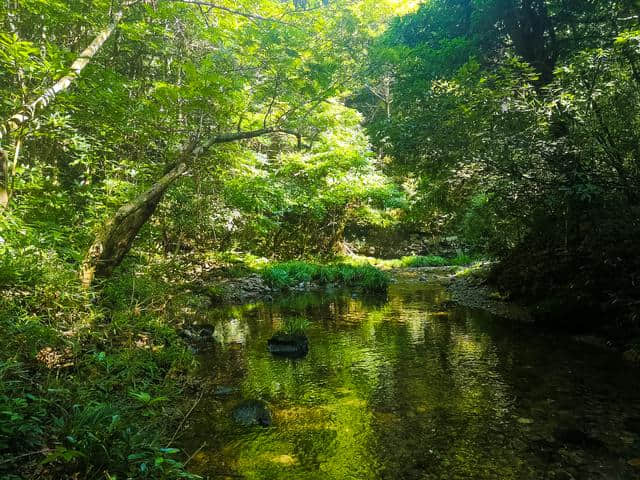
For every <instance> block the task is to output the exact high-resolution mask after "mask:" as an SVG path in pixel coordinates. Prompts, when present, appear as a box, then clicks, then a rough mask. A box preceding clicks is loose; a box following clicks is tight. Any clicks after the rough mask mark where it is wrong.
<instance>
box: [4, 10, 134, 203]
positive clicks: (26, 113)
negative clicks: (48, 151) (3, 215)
mask: <svg viewBox="0 0 640 480" xmlns="http://www.w3.org/2000/svg"><path fill="white" fill-rule="evenodd" d="M131 3H132V2H130V3H129V4H131ZM122 16H123V10H120V11H118V12H116V13H115V14H114V15H113V18H112V20H111V23H109V26H108V27H107V28H105V29H104V30H102V31H101V32H100V33H99V34H98V36H97V37H96V38H94V39H93V42H91V44H90V45H89V46H88V47H87V48H85V49H84V51H83V52H82V53H81V54H80V55H79V56H78V58H76V60H75V62H73V64H72V65H71V67H70V68H69V70H68V71H67V73H66V75H65V76H64V77H62V78H61V79H60V80H58V81H57V82H56V83H55V84H54V85H53V86H51V87H49V88H48V89H47V90H45V92H44V93H43V94H42V95H40V96H39V97H38V98H36V99H35V100H34V101H33V102H31V103H28V104H25V105H23V106H22V108H21V109H20V110H19V111H18V112H17V113H15V114H14V115H12V116H11V117H10V118H9V119H8V120H6V121H4V122H2V123H0V142H2V139H3V138H5V137H6V136H8V135H9V134H10V133H12V132H15V131H16V130H18V129H19V128H20V127H22V126H24V125H26V124H27V123H29V122H30V121H31V120H33V119H34V118H35V117H36V116H37V114H38V112H40V111H41V110H44V109H45V108H46V107H47V105H49V104H50V103H51V102H52V101H53V100H54V99H55V98H56V96H57V95H58V94H59V93H60V92H64V91H65V90H67V89H68V88H69V87H70V86H71V84H72V83H73V81H74V80H75V79H76V78H77V77H79V76H80V74H81V73H82V70H84V68H85V67H86V66H87V65H88V64H89V62H90V61H91V59H92V58H93V57H94V56H95V55H96V53H98V51H99V50H100V48H101V47H102V45H104V42H106V41H107V40H108V39H109V37H110V36H111V34H112V33H113V31H114V30H115V29H116V27H117V26H118V23H119V22H120V20H122ZM13 170H15V165H13V166H11V165H10V162H9V157H8V155H7V154H6V152H5V151H4V150H2V149H1V148H0V208H5V207H6V206H7V205H8V203H9V198H10V188H11V173H12V171H13Z"/></svg>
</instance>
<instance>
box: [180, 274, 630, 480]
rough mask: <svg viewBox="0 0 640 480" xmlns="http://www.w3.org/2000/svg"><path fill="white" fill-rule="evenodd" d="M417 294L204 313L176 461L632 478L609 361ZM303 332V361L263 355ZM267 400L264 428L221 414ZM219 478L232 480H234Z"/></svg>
mask: <svg viewBox="0 0 640 480" xmlns="http://www.w3.org/2000/svg"><path fill="white" fill-rule="evenodd" d="M446 299H447V297H446V293H445V291H444V290H443V289H442V287H440V286H438V285H424V284H421V283H419V282H414V281H411V280H407V281H402V282H400V283H398V284H395V285H393V286H392V288H391V289H390V291H389V295H388V298H366V297H359V296H357V295H354V294H351V293H350V292H334V293H332V294H329V293H326V292H325V293H322V294H306V295H299V296H296V297H293V298H290V299H285V300H283V301H280V302H277V303H275V304H257V305H252V306H246V307H239V308H232V309H226V310H221V311H214V312H212V313H211V315H212V320H211V321H212V323H214V324H215V336H216V344H215V345H214V347H213V348H212V349H211V351H209V352H207V353H206V354H205V355H203V357H202V374H203V375H206V376H210V377H211V378H213V379H214V381H215V382H216V384H217V385H220V386H223V387H225V388H224V389H222V390H221V391H222V392H226V393H228V391H229V390H231V389H227V388H226V387H233V390H232V393H230V394H228V395H226V396H213V395H212V396H211V398H208V399H205V400H203V401H202V402H201V404H200V406H199V411H198V412H197V413H196V414H195V415H194V417H193V418H192V422H191V423H192V427H191V429H190V431H188V432H187V438H186V440H185V447H186V448H187V449H188V450H190V451H195V450H196V449H197V448H198V447H200V446H201V445H202V444H203V442H205V441H206V447H205V448H203V449H202V450H201V451H200V453H198V454H197V455H196V456H195V457H194V460H193V461H192V466H193V470H194V471H195V472H196V473H200V474H201V475H203V476H204V477H205V478H207V477H209V478H224V477H225V474H226V473H228V474H233V475H236V476H237V475H241V476H242V477H243V478H248V479H322V480H327V479H336V480H343V479H358V480H361V479H362V480H364V479H451V480H454V479H474V478H475V479H564V480H567V479H571V478H575V479H582V478H584V479H596V478H603V479H604V478H606V479H632V478H639V475H638V474H639V473H640V470H638V469H635V470H634V468H635V467H633V466H632V465H631V464H629V463H628V461H629V460H631V459H633V458H636V457H640V409H639V404H638V400H639V399H640V392H637V391H636V390H637V378H638V376H637V374H638V372H637V371H633V370H631V369H629V367H628V366H627V365H625V364H622V363H620V362H619V360H618V359H617V358H615V357H613V356H611V355H609V354H607V353H606V352H601V351H598V350H595V349H592V347H589V346H585V345H578V344H574V343H571V342H569V341H567V339H564V338H556V337H555V336H553V335H550V334H542V333H540V332H536V331H534V330H532V329H531V327H529V326H524V325H517V324H513V323H510V322H504V321H501V320H499V319H496V318H492V317H491V316H490V315H487V314H485V313H482V312H477V311H471V310H467V309H463V308H457V309H452V310H449V311H443V310H442V308H440V307H438V305H439V304H441V303H442V302H443V301H445V300H446ZM301 314H302V315H305V316H307V317H308V318H309V319H310V320H311V325H310V327H309V328H308V331H307V335H308V337H309V341H310V351H309V354H308V356H307V357H306V358H304V359H299V360H287V359H280V358H274V357H272V356H271V355H270V354H269V353H268V352H267V350H266V342H267V339H268V338H269V337H270V336H271V335H272V334H273V333H274V331H276V330H277V329H278V328H280V327H281V325H282V321H283V318H286V317H287V316H294V315H301ZM246 398H255V399H262V400H265V401H266V402H268V403H269V405H270V406H271V408H272V410H273V414H274V426H272V427H270V428H260V427H255V428H243V427H239V426H237V425H235V424H233V423H232V421H231V418H230V411H231V409H232V408H233V406H234V405H235V404H237V403H238V402H239V401H240V400H241V399H246ZM229 478H235V477H232V476H229Z"/></svg>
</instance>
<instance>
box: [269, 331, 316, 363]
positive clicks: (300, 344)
mask: <svg viewBox="0 0 640 480" xmlns="http://www.w3.org/2000/svg"><path fill="white" fill-rule="evenodd" d="M267 348H268V350H269V351H270V352H271V353H272V354H274V355H280V356H283V357H289V358H301V357H304V356H305V355H306V354H307V353H309V340H308V339H307V336H306V335H303V334H294V335H292V334H288V333H276V334H275V335H274V336H273V337H271V338H270V339H269V341H268V342H267Z"/></svg>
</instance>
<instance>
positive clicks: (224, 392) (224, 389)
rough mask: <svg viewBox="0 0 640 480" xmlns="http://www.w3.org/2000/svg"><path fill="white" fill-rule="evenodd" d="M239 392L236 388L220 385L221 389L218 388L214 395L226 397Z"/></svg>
mask: <svg viewBox="0 0 640 480" xmlns="http://www.w3.org/2000/svg"><path fill="white" fill-rule="evenodd" d="M237 391H238V389H237V388H235V387H229V386H226V385H220V386H219V387H216V389H215V390H214V392H213V394H214V395H215V396H217V397H226V396H228V395H232V394H234V393H236V392H237Z"/></svg>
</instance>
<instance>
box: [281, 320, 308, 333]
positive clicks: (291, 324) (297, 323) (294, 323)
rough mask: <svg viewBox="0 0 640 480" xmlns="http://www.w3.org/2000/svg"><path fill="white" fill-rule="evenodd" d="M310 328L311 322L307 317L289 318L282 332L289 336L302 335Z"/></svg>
mask: <svg viewBox="0 0 640 480" xmlns="http://www.w3.org/2000/svg"><path fill="white" fill-rule="evenodd" d="M307 328H309V320H308V319H307V318H305V317H289V318H286V319H285V320H284V325H283V328H282V332H283V333H286V334H287V335H300V334H302V333H304V331H305V330H306V329H307Z"/></svg>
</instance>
